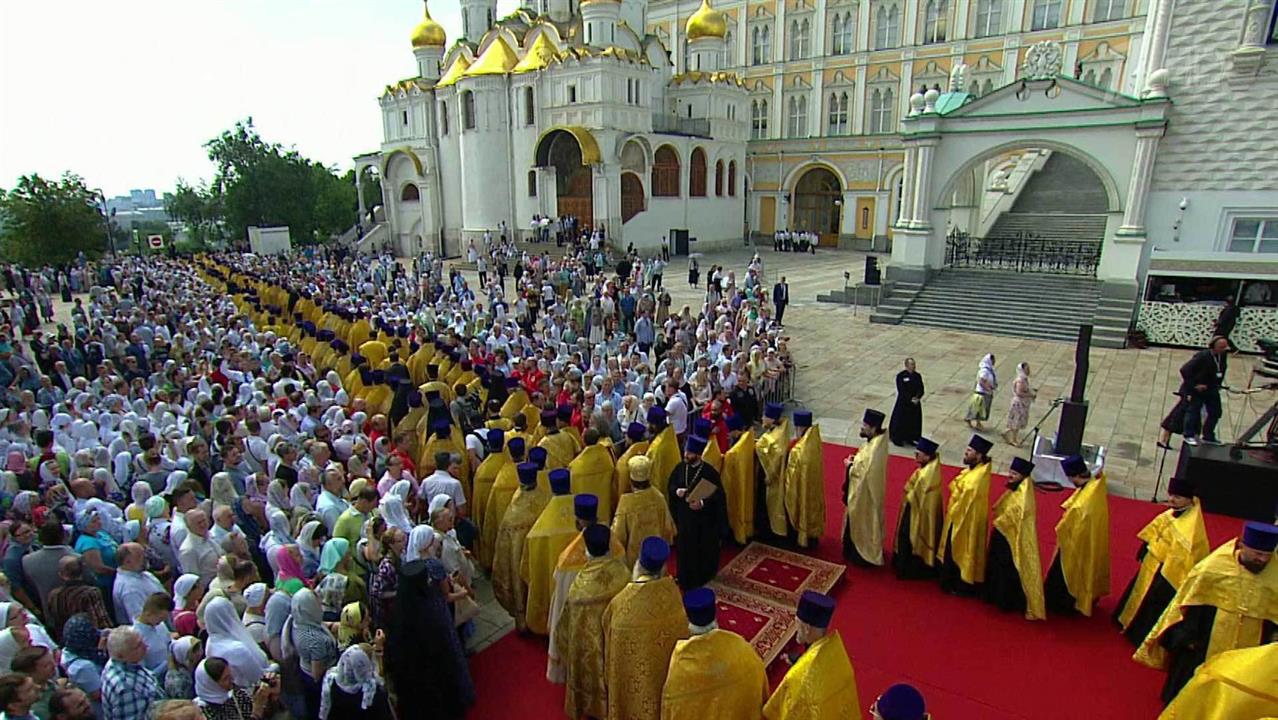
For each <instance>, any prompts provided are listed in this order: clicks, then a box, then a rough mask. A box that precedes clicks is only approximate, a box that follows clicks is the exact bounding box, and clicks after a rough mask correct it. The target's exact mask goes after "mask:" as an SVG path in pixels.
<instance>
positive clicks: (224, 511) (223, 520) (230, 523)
mask: <svg viewBox="0 0 1278 720" xmlns="http://www.w3.org/2000/svg"><path fill="white" fill-rule="evenodd" d="M243 534H244V531H243V530H241V529H240V526H239V525H236V524H235V511H234V510H232V509H231V508H230V506H228V505H218V506H217V507H215V508H213V527H212V528H210V529H209V537H210V538H212V540H213V542H215V543H217V546H218V547H222V544H223V543H224V542H226V539H227V538H228V537H230V536H231V535H243Z"/></svg>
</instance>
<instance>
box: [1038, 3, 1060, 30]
mask: <svg viewBox="0 0 1278 720" xmlns="http://www.w3.org/2000/svg"><path fill="white" fill-rule="evenodd" d="M1062 4H1063V3H1062V2H1061V0H1034V12H1033V14H1032V16H1031V17H1030V30H1051V29H1052V28H1057V27H1060V25H1061V5H1062Z"/></svg>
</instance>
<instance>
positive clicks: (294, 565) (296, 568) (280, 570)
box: [275, 545, 311, 588]
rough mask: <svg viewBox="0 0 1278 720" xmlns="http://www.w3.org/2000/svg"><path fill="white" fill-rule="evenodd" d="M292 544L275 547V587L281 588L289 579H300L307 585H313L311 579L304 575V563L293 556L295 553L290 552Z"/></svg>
mask: <svg viewBox="0 0 1278 720" xmlns="http://www.w3.org/2000/svg"><path fill="white" fill-rule="evenodd" d="M289 547H290V545H281V546H279V547H277V548H275V566H276V568H277V570H276V572H275V587H276V588H279V587H280V586H281V585H283V584H284V583H285V582H287V581H289V580H298V581H300V582H301V583H302V584H303V585H305V586H306V587H310V586H311V581H310V580H307V579H306V577H305V576H303V575H302V564H301V563H300V562H298V561H297V558H295V557H293V553H291V552H289V551H288V549H289Z"/></svg>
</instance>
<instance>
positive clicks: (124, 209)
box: [106, 188, 172, 229]
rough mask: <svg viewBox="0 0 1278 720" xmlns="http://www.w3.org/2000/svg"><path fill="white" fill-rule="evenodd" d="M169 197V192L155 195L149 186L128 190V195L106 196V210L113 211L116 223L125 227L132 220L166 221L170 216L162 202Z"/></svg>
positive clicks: (168, 220) (170, 195)
mask: <svg viewBox="0 0 1278 720" xmlns="http://www.w3.org/2000/svg"><path fill="white" fill-rule="evenodd" d="M170 197H172V194H171V193H164V194H163V195H161V196H157V195H156V194H155V190H153V189H151V188H147V189H145V190H130V191H129V194H128V195H117V196H115V197H111V198H107V201H106V206H107V212H108V213H110V212H114V213H115V222H116V224H118V225H119V226H120V227H122V228H126V229H127V228H128V227H129V224H130V223H132V222H134V221H136V222H139V223H142V222H162V223H167V222H170V221H171V218H170V217H169V213H168V211H167V210H165V209H164V203H165V202H166V201H167V200H168V199H169V198H170Z"/></svg>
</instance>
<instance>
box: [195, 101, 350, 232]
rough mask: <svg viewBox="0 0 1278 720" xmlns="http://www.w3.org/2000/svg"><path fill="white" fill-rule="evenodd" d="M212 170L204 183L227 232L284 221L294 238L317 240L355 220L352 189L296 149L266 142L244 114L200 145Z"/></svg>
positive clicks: (339, 230) (341, 229)
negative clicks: (214, 167) (208, 181)
mask: <svg viewBox="0 0 1278 720" xmlns="http://www.w3.org/2000/svg"><path fill="white" fill-rule="evenodd" d="M204 147H205V148H206V149H207V150H208V153H209V159H210V160H212V161H213V162H214V163H215V164H216V165H217V173H216V175H215V176H214V179H213V184H212V186H211V187H210V188H209V189H210V192H211V194H212V196H213V197H214V198H216V199H217V202H218V206H219V207H220V209H221V211H222V215H223V218H224V221H225V226H226V229H227V232H228V233H230V234H231V236H233V237H237V238H241V239H242V238H244V237H245V234H246V232H247V229H248V227H249V226H250V225H257V226H273V225H287V226H288V227H289V234H290V235H291V236H292V237H293V238H294V239H295V240H297V241H299V242H303V243H306V242H316V241H319V240H323V239H325V238H327V237H329V236H330V235H333V234H337V233H341V232H342V231H344V230H345V229H346V228H349V227H350V226H351V225H353V224H355V210H354V207H355V188H354V187H353V185H351V184H349V183H344V182H343V181H342V180H341V179H340V178H339V177H337V175H335V174H334V173H333V171H332V170H330V169H329V168H326V167H324V166H323V165H321V164H319V163H315V162H312V161H310V160H308V159H306V158H304V157H302V156H301V155H299V154H298V153H297V151H295V150H289V149H285V148H284V147H283V146H281V145H279V144H278V143H269V142H266V141H265V140H263V139H262V137H261V136H260V135H258V132H257V129H256V128H255V127H254V126H253V119H252V118H249V119H247V120H245V121H242V122H237V123H236V124H235V127H234V128H232V129H230V130H227V131H225V132H223V133H222V134H221V135H219V136H218V137H216V138H214V139H212V140H210V141H209V142H207V143H206V144H205V146H204Z"/></svg>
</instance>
